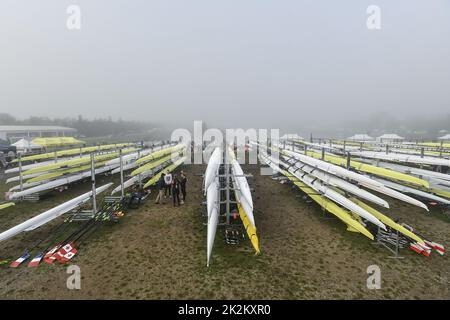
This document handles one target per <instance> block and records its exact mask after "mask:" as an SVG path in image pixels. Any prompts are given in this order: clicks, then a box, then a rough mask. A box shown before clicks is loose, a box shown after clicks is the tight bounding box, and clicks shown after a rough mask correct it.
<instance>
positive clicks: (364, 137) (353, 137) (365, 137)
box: [347, 133, 375, 142]
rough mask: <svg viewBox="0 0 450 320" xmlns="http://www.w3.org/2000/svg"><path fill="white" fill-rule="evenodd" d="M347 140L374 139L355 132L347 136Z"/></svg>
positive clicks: (362, 140)
mask: <svg viewBox="0 0 450 320" xmlns="http://www.w3.org/2000/svg"><path fill="white" fill-rule="evenodd" d="M347 140H351V141H359V142H365V141H373V140H375V139H374V138H372V137H371V136H369V135H367V134H365V133H364V134H355V135H353V136H351V137H348V138H347Z"/></svg>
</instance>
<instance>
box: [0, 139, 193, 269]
mask: <svg viewBox="0 0 450 320" xmlns="http://www.w3.org/2000/svg"><path fill="white" fill-rule="evenodd" d="M185 151H186V145H185V144H181V143H178V142H169V143H162V142H158V143H153V144H152V145H151V146H142V145H138V144H112V145H103V146H96V147H86V148H77V149H69V150H63V151H59V152H52V153H45V154H39V155H32V156H29V157H26V156H25V157H22V158H21V159H20V161H18V160H16V161H15V163H16V164H17V166H15V167H13V168H10V169H7V170H6V172H5V173H6V174H8V175H13V176H12V177H10V178H8V179H7V183H13V182H19V184H18V185H16V186H14V187H12V188H11V189H10V190H9V192H8V193H7V198H8V199H9V201H10V202H6V203H3V204H0V209H7V208H8V207H11V206H13V205H15V202H17V201H21V200H23V199H25V198H26V197H27V196H31V195H35V196H37V198H36V199H39V196H41V195H43V194H45V193H50V192H53V191H54V190H55V189H56V190H58V188H61V187H64V188H67V187H70V186H73V185H74V184H75V183H77V182H82V181H86V180H91V181H92V186H93V188H92V191H90V192H87V193H84V194H82V195H80V196H77V197H76V198H74V199H71V200H69V201H66V202H64V203H62V204H60V205H58V206H56V207H54V208H52V209H50V210H47V211H45V212H42V213H39V214H37V215H36V216H34V217H32V218H30V219H28V220H26V221H24V222H22V223H20V224H18V225H16V226H13V227H12V228H10V229H8V230H5V231H3V232H0V242H1V241H5V240H7V239H10V238H12V237H14V236H16V235H17V234H19V233H22V232H30V231H33V230H35V229H37V228H39V227H41V226H43V225H44V224H47V223H49V222H51V221H53V220H54V219H56V218H58V217H60V216H62V215H63V214H67V215H66V216H67V218H66V219H64V221H63V222H61V223H60V224H58V227H57V228H56V229H52V230H51V231H50V232H49V234H48V235H47V237H46V238H45V239H41V240H40V241H39V245H40V247H41V248H40V250H41V251H39V252H38V254H37V255H36V257H35V258H34V259H32V261H31V262H32V263H31V262H30V264H29V266H30V267H33V266H37V265H38V264H39V262H40V261H41V260H43V261H45V262H48V263H52V262H53V261H59V262H62V263H66V262H67V261H68V260H70V259H71V258H72V257H73V256H74V255H75V254H76V252H77V250H76V248H75V243H74V242H75V241H78V242H79V241H80V239H81V238H82V237H83V238H85V237H86V235H87V234H90V233H91V232H92V231H91V230H93V228H95V227H96V226H98V225H99V224H100V223H101V222H105V221H115V222H116V221H117V220H118V219H119V218H121V217H122V216H123V210H124V206H125V197H124V193H125V190H126V189H129V188H131V187H132V186H139V190H141V191H143V190H145V188H148V187H150V186H152V185H154V184H156V182H157V181H158V180H159V178H160V176H161V174H162V173H163V172H172V171H173V170H175V169H176V168H177V167H179V166H180V165H182V164H183V163H184V160H185ZM49 159H51V160H49ZM124 172H127V174H126V176H125V175H124ZM114 174H120V176H121V182H120V184H119V185H118V186H117V187H116V188H114V189H113V190H112V191H111V196H103V199H102V201H101V202H100V205H98V207H97V205H96V204H95V202H96V197H97V196H98V195H100V194H102V193H106V192H107V191H108V190H110V189H111V187H112V186H113V183H107V184H105V185H102V186H100V187H95V177H96V176H97V175H114ZM125 178H126V180H125ZM121 191H122V193H121V195H120V196H119V197H113V196H112V195H114V194H117V193H118V192H121ZM92 201H93V202H92ZM91 202H92V208H91V209H90V210H88V214H86V210H81V208H83V207H85V206H86V205H88V204H89V203H91ZM80 220H83V221H86V222H84V223H82V224H81V225H80V226H79V227H77V228H75V231H74V230H72V231H71V233H69V236H67V237H65V238H63V240H58V243H57V244H56V245H55V246H49V243H50V244H51V243H52V241H56V239H57V238H58V236H60V235H61V234H63V235H64V233H66V235H67V232H68V231H67V230H70V229H71V228H70V226H69V225H71V222H74V221H80ZM72 225H73V224H72ZM72 229H73V228H72ZM44 243H47V245H46V246H45V245H44ZM41 244H42V245H41ZM39 245H38V246H35V247H33V248H31V249H30V248H28V249H27V250H25V253H24V254H23V255H22V256H21V257H20V258H19V259H17V260H15V261H13V263H12V264H11V266H12V267H18V266H19V265H21V264H22V263H23V262H24V261H25V260H27V259H29V258H30V257H31V255H30V254H31V251H33V250H37V249H39V248H38V247H39ZM42 246H44V249H42Z"/></svg>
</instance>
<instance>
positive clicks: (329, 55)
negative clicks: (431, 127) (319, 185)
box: [0, 0, 450, 127]
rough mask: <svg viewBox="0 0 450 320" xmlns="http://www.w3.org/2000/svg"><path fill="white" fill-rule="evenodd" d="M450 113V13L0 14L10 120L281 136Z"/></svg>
mask: <svg viewBox="0 0 450 320" xmlns="http://www.w3.org/2000/svg"><path fill="white" fill-rule="evenodd" d="M70 4H77V5H79V6H80V8H81V14H82V16H81V30H80V31H69V30H68V29H67V28H66V19H67V17H68V14H67V13H66V9H67V7H68V6H69V5H70ZM371 4H375V5H378V6H380V7H381V10H382V12H381V13H382V17H381V18H382V21H381V23H382V29H381V30H379V31H369V30H368V29H367V28H366V19H367V14H366V9H367V7H368V6H369V5H371ZM449 110H450V2H449V1H448V0H430V1H423V0H396V1H392V0H372V1H365V0H346V1H334V0H329V1H323V0H311V1H300V0H292V1H287V0H281V1H275V0H270V1H268V0H222V1H220V0H218V1H212V0H158V1H151V0H145V1H144V0H142V1H138V0H129V1H125V0H123V1H119V0H72V1H67V0H53V1H52V0H40V1H24V0H3V1H1V3H0V112H7V113H10V114H12V115H14V116H17V117H21V118H23V117H27V116H29V115H38V116H50V117H65V116H73V117H76V116H77V115H79V114H82V115H83V116H85V117H107V116H112V117H113V118H118V117H122V118H123V119H132V120H143V121H145V120H148V121H157V122H167V123H175V122H176V123H189V122H191V121H193V120H194V119H203V120H205V121H207V123H208V125H217V126H226V127H235V126H243V127H250V126H260V127H262V126H266V127H267V126H270V127H280V126H282V124H285V125H288V126H302V124H303V125H312V124H314V125H320V123H322V122H321V120H322V119H323V120H324V121H326V122H332V121H339V120H340V119H343V118H344V117H351V118H352V119H356V118H359V117H365V116H366V115H369V114H371V113H375V112H388V113H392V114H395V115H397V116H400V117H401V116H403V115H405V114H411V113H413V114H421V113H427V114H439V113H443V112H446V111H447V112H448V111H449Z"/></svg>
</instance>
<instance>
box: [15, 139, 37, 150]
mask: <svg viewBox="0 0 450 320" xmlns="http://www.w3.org/2000/svg"><path fill="white" fill-rule="evenodd" d="M12 146H15V147H16V148H17V152H18V153H25V152H30V151H32V150H36V149H41V148H42V147H41V146H39V145H37V144H34V143H33V142H31V141H29V140H26V139H23V138H22V139H20V140H19V141H17V142H15V143H13V144H12Z"/></svg>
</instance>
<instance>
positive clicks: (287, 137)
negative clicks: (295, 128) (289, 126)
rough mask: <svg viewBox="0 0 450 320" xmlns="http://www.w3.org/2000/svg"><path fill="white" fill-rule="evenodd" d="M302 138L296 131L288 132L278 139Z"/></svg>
mask: <svg viewBox="0 0 450 320" xmlns="http://www.w3.org/2000/svg"><path fill="white" fill-rule="evenodd" d="M294 139H295V140H304V139H303V138H302V137H301V136H299V135H298V134H296V133H288V134H285V135H283V136H282V137H281V138H280V140H294Z"/></svg>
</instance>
